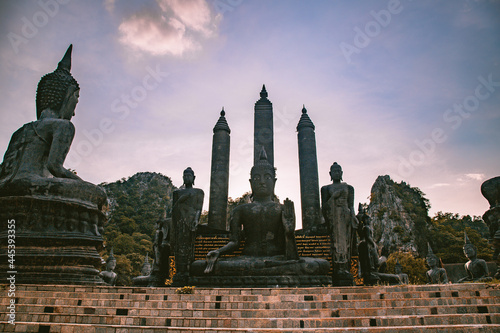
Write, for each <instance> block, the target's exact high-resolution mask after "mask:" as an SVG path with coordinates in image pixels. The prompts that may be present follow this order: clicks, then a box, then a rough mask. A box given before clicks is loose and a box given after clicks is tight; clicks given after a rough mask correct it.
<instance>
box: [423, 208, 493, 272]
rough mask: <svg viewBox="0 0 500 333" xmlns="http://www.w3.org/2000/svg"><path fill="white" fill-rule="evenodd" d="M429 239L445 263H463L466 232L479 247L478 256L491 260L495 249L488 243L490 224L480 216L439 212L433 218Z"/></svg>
mask: <svg viewBox="0 0 500 333" xmlns="http://www.w3.org/2000/svg"><path fill="white" fill-rule="evenodd" d="M431 223H432V226H431V228H430V231H429V237H428V241H429V243H430V244H431V247H432V250H433V251H434V253H435V254H436V255H437V256H438V257H439V258H441V260H442V261H443V262H444V263H462V262H466V261H467V258H466V257H465V255H464V253H463V246H464V232H467V236H468V237H469V239H470V240H471V242H472V243H473V244H474V245H475V246H476V247H477V256H478V258H481V259H484V260H486V261H488V260H491V259H492V256H493V249H492V248H491V246H490V245H489V244H488V241H487V239H488V226H487V225H486V223H484V221H483V220H482V219H481V218H480V217H479V216H474V217H471V216H469V215H465V216H460V215H459V214H453V213H443V212H438V213H437V214H436V215H435V216H434V217H433V218H432V220H431Z"/></svg>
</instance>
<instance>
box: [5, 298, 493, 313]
mask: <svg viewBox="0 0 500 333" xmlns="http://www.w3.org/2000/svg"><path fill="white" fill-rule="evenodd" d="M9 301H10V300H9V299H8V298H4V299H1V301H0V306H2V305H3V306H7V305H8V304H9ZM16 304H17V305H44V306H59V307H60V306H69V307H80V308H84V307H93V308H95V307H116V308H141V309H205V310H209V309H239V310H242V309H249V310H251V309H255V310H258V309H266V310H270V309H333V308H338V309H347V308H384V307H413V306H427V307H438V306H453V305H455V306H456V305H464V306H473V305H476V306H481V305H491V304H500V300H499V298H498V297H494V296H488V297H455V298H411V299H378V300H372V299H367V300H353V301H344V300H335V301H302V302H263V301H238V302H230V301H226V302H223V301H217V300H216V298H215V297H214V299H211V300H210V301H190V300H159V301H158V300H151V299H149V300H141V301H137V300H126V299H123V300H116V299H86V298H80V299H78V298H59V297H57V298H55V297H30V298H27V297H18V298H17V303H16Z"/></svg>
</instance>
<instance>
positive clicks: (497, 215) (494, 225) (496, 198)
mask: <svg viewBox="0 0 500 333" xmlns="http://www.w3.org/2000/svg"><path fill="white" fill-rule="evenodd" d="M481 193H482V194H483V196H484V197H485V198H486V200H488V202H489V204H490V209H488V210H487V211H486V212H485V213H484V214H483V221H484V222H486V224H487V225H488V228H489V230H490V236H489V239H488V241H489V243H490V244H491V245H492V246H493V249H494V250H495V252H494V253H493V260H495V261H496V264H497V271H496V273H495V276H494V277H495V279H499V280H500V176H499V177H493V178H491V179H488V180H486V181H484V183H483V184H482V185H481Z"/></svg>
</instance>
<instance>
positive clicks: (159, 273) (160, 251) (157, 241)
mask: <svg viewBox="0 0 500 333" xmlns="http://www.w3.org/2000/svg"><path fill="white" fill-rule="evenodd" d="M171 231H172V219H171V218H167V217H166V216H163V217H162V218H161V219H159V220H158V221H156V231H155V236H154V241H153V252H154V256H155V260H154V263H153V269H152V271H151V276H150V279H149V282H148V286H150V287H164V286H165V280H166V279H167V278H168V276H169V274H170V263H169V260H170V255H171V246H170V240H171Z"/></svg>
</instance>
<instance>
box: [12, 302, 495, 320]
mask: <svg viewBox="0 0 500 333" xmlns="http://www.w3.org/2000/svg"><path fill="white" fill-rule="evenodd" d="M16 312H17V313H18V314H19V315H21V314H33V315H34V314H45V313H53V314H56V315H68V316H72V315H85V314H92V315H97V316H113V315H117V316H118V315H119V313H120V312H122V313H125V312H126V313H127V316H142V317H157V316H160V317H171V318H176V317H193V318H199V317H204V318H220V317H228V318H269V317H271V318H290V317H292V318H307V317H316V318H318V317H319V318H329V317H342V318H343V317H361V316H398V315H401V316H407V315H435V314H467V313H468V314H471V313H499V314H500V304H489V305H479V306H477V305H448V306H436V307H429V306H409V307H377V308H339V307H337V306H336V305H333V306H332V307H331V308H320V309H186V308H172V309H147V308H142V307H131V308H120V307H118V306H116V307H82V306H77V307H75V306H45V305H39V304H37V305H24V304H18V305H16Z"/></svg>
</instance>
